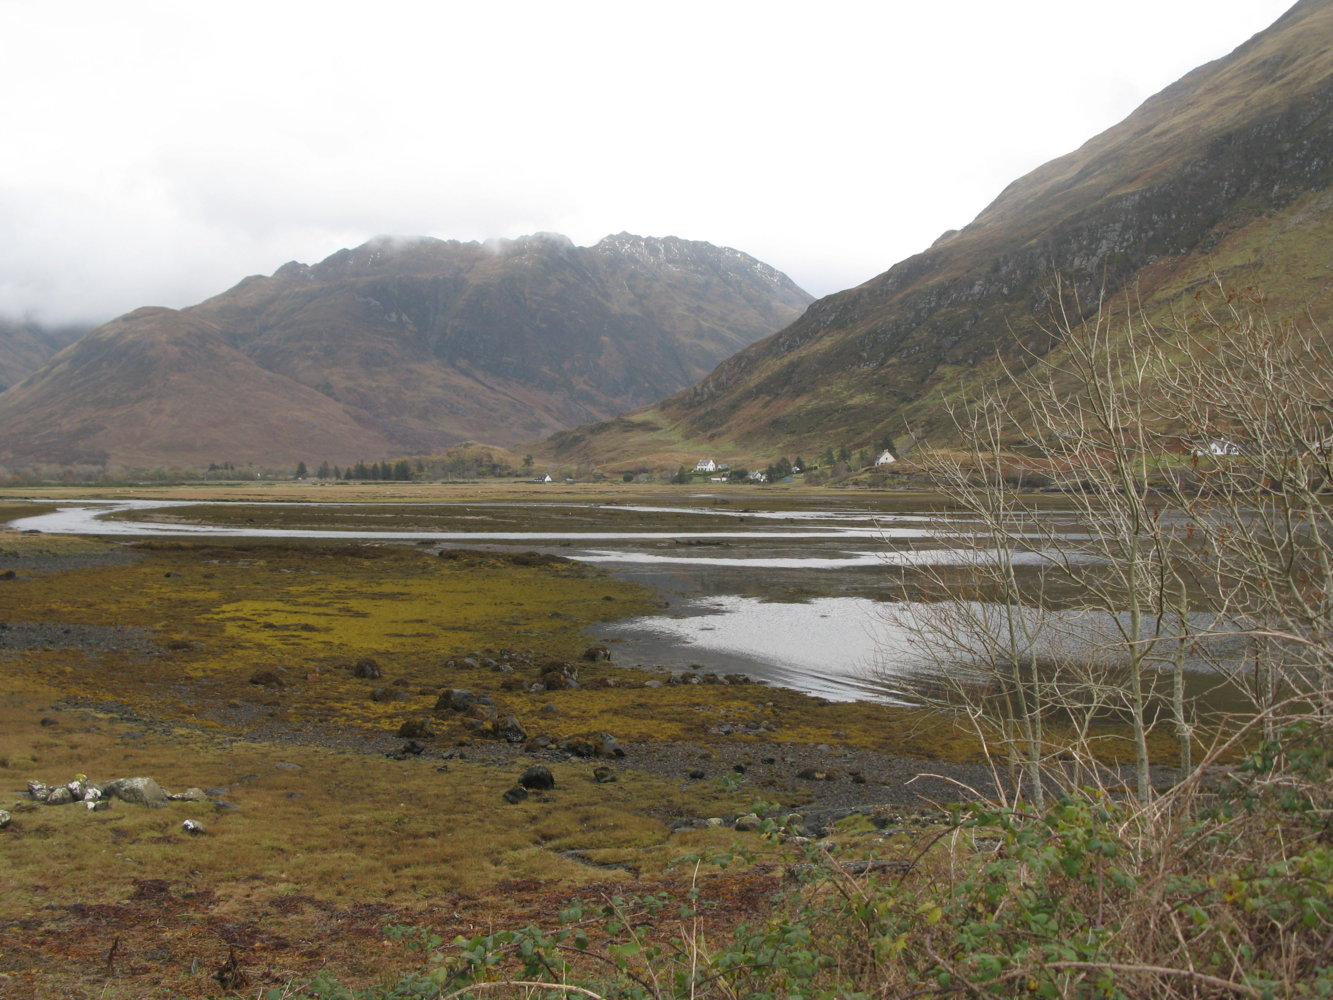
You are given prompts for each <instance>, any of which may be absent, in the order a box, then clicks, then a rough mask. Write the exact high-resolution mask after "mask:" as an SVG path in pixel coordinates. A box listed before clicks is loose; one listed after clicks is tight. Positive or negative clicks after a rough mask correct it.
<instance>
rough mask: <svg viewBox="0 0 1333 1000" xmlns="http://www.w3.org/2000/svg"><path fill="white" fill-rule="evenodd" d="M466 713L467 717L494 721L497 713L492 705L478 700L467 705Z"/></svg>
mask: <svg viewBox="0 0 1333 1000" xmlns="http://www.w3.org/2000/svg"><path fill="white" fill-rule="evenodd" d="M467 715H468V718H469V719H480V720H481V721H482V722H494V721H495V718H496V716H498V715H499V713H498V712H496V710H495V706H494V705H490V704H487V703H485V702H481V701H478V702H476V703H475V704H473V705H470V706H469V707H468V710H467Z"/></svg>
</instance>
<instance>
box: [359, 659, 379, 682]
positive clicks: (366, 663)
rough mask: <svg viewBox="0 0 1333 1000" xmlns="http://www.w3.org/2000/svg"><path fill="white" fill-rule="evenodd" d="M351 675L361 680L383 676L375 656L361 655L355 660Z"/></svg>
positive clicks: (374, 679) (376, 678) (372, 679)
mask: <svg viewBox="0 0 1333 1000" xmlns="http://www.w3.org/2000/svg"><path fill="white" fill-rule="evenodd" d="M352 676H353V677H359V678H361V679H362V680H368V681H377V680H379V679H380V678H381V677H383V676H384V671H382V670H381V669H380V665H379V662H378V661H377V660H376V659H375V657H373V656H363V657H362V658H361V659H359V660H357V661H356V666H354V667H352Z"/></svg>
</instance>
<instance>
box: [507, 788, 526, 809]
mask: <svg viewBox="0 0 1333 1000" xmlns="http://www.w3.org/2000/svg"><path fill="white" fill-rule="evenodd" d="M527 797H528V790H527V789H526V788H524V787H523V786H522V785H515V786H514V787H513V788H511V789H509V791H507V792H505V793H504V800H505V801H506V802H508V803H509V804H510V805H511V806H516V805H518V804H519V803H520V802H522V801H523V800H524V799H526V798H527Z"/></svg>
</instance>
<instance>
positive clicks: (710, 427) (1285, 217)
mask: <svg viewBox="0 0 1333 1000" xmlns="http://www.w3.org/2000/svg"><path fill="white" fill-rule="evenodd" d="M1331 110H1333V0H1303V2H1301V3H1299V4H1297V5H1296V6H1295V7H1294V8H1292V9H1291V10H1290V11H1289V12H1288V13H1287V14H1286V15H1284V16H1283V17H1282V18H1281V19H1279V21H1278V22H1277V23H1275V24H1274V25H1273V26H1272V27H1271V28H1269V29H1268V30H1267V31H1265V32H1263V33H1261V34H1259V35H1257V36H1255V37H1254V38H1252V39H1251V40H1250V41H1248V42H1246V43H1245V44H1244V45H1242V46H1241V47H1240V48H1238V49H1237V50H1236V51H1235V52H1233V53H1232V54H1231V55H1229V56H1227V57H1225V58H1223V59H1219V60H1217V61H1215V62H1212V63H1209V64H1207V65H1205V66H1203V67H1200V68H1199V69H1197V70H1195V71H1193V72H1192V73H1190V74H1188V75H1187V76H1186V77H1184V78H1183V79H1182V80H1180V81H1179V82H1177V83H1175V84H1173V85H1172V86H1170V87H1168V88H1167V89H1166V90H1164V91H1162V92H1161V93H1160V94H1158V95H1156V96H1154V97H1153V98H1151V99H1149V100H1148V101H1146V102H1145V103H1144V104H1143V105H1142V106H1141V107H1140V108H1138V109H1137V110H1136V111H1135V112H1134V113H1133V114H1132V115H1131V116H1130V117H1129V118H1127V119H1126V120H1125V121H1123V122H1121V123H1120V124H1118V125H1116V126H1115V127H1113V128H1111V129H1109V130H1107V131H1106V132H1104V133H1102V134H1101V135H1099V136H1097V137H1095V138H1094V139H1092V140H1090V141H1089V142H1088V143H1086V144H1085V145H1084V146H1083V147H1081V148H1080V149H1078V150H1076V151H1075V152H1073V153H1070V154H1068V155H1067V156H1064V157H1061V158H1060V159H1057V160H1054V161H1052V162H1050V163H1047V164H1046V165H1044V166H1042V167H1040V168H1038V169H1037V170H1034V171H1032V172H1031V173H1030V174H1028V175H1027V176H1025V177H1022V178H1020V179H1018V180H1017V181H1015V182H1014V183H1012V184H1011V185H1009V187H1008V188H1006V189H1005V190H1004V191H1003V192H1002V193H1001V194H1000V196H999V197H998V198H997V199H996V200H995V202H994V203H993V204H991V205H990V206H989V207H988V208H987V209H986V210H985V211H984V212H982V213H981V215H980V216H978V217H977V219H976V220H975V221H974V222H973V223H972V224H971V225H969V226H967V227H966V228H965V229H963V230H962V231H960V232H950V233H946V234H945V235H944V236H942V237H941V238H940V239H939V240H938V241H937V242H936V243H935V245H934V246H932V247H931V248H930V249H929V250H927V251H925V252H924V253H921V254H918V255H917V256H915V257H912V258H909V259H908V260H905V261H903V262H902V263H900V264H898V265H896V266H895V267H893V268H891V269H890V270H889V271H887V272H885V273H884V274H882V275H880V276H879V277H877V278H874V279H872V280H870V281H868V282H866V283H865V284H863V285H861V286H859V287H857V288H854V289H851V290H849V291H846V292H842V293H839V294H837V295H833V296H830V297H828V298H825V299H823V300H821V301H819V302H817V303H815V304H814V305H813V306H811V308H810V309H809V310H807V311H806V313H805V314H804V315H803V316H802V317H801V318H800V319H799V320H798V321H797V322H795V323H793V324H792V325H791V326H790V327H788V328H787V329H785V330H783V331H781V332H779V333H777V334H775V335H774V336H772V337H770V338H768V339H766V340H764V341H761V342H760V343H757V344H755V345H753V346H752V347H750V348H748V349H747V350H745V351H743V352H741V353H740V354H739V355H737V356H736V357H734V358H731V359H729V360H728V361H726V362H724V363H723V364H722V365H720V366H719V367H718V368H717V369H716V370H715V371H714V372H713V373H712V374H711V375H710V376H709V377H708V378H706V379H705V380H703V381H702V382H700V383H699V384H698V385H696V386H693V387H691V388H690V389H688V390H685V391H683V392H681V393H678V394H677V395H675V396H673V397H671V398H670V399H667V400H665V401H664V402H662V403H661V404H659V405H657V406H655V407H652V408H649V409H647V410H645V411H641V412H639V413H636V414H631V415H629V416H628V417H627V418H621V419H619V420H617V421H614V422H610V423H607V424H604V425H599V426H595V427H587V428H579V429H577V430H575V431H572V432H568V433H564V434H560V435H556V436H555V437H554V438H553V439H552V440H551V441H550V442H549V445H548V450H550V451H551V452H553V453H554V454H556V455H557V456H559V457H561V458H564V459H568V460H574V459H577V460H582V461H601V462H612V463H616V462H619V463H622V464H634V463H635V462H636V461H644V460H647V461H655V460H662V459H664V458H665V459H670V458H672V457H681V458H683V457H686V456H692V455H697V454H700V453H709V454H714V453H716V454H718V455H719V457H721V456H730V457H738V458H755V457H765V456H767V457H772V456H774V455H776V454H780V453H787V454H791V453H793V452H800V451H804V452H806V453H807V454H809V453H818V452H819V451H820V450H821V449H822V448H824V447H827V446H829V445H836V444H839V443H847V444H850V445H852V446H854V447H855V446H860V445H866V444H873V443H874V442H876V441H877V440H879V439H880V438H882V437H884V436H886V435H891V436H894V437H896V438H897V439H899V440H900V441H901V440H902V439H903V438H904V437H905V436H906V435H907V431H908V429H909V428H910V429H911V430H912V431H915V432H918V433H926V434H929V433H932V432H937V433H940V432H943V421H942V417H941V407H940V403H941V401H942V400H944V399H945V398H947V397H949V396H950V395H954V396H958V395H959V394H965V393H966V392H967V390H968V387H969V386H970V385H972V384H974V382H975V381H976V380H977V379H978V378H980V377H981V376H982V375H984V374H985V373H986V372H989V371H993V370H994V369H993V362H994V359H995V357H996V354H997V352H999V353H1001V354H1005V355H1007V356H1008V357H1009V358H1010V360H1011V361H1019V362H1020V363H1021V359H1022V358H1023V357H1024V356H1026V355H1027V352H1035V353H1036V354H1042V353H1045V352H1047V351H1049V350H1050V349H1051V348H1052V347H1053V346H1055V344H1054V340H1053V337H1052V334H1051V319H1052V315H1053V313H1054V311H1055V309H1056V307H1057V305H1058V303H1059V302H1063V303H1064V306H1065V307H1066V308H1071V309H1073V310H1074V311H1075V313H1076V314H1078V313H1082V314H1087V313H1088V312H1090V311H1091V310H1092V309H1094V308H1095V306H1096V303H1097V299H1098V297H1099V295H1101V294H1103V293H1108V294H1110V295H1112V296H1115V295H1116V294H1118V293H1122V292H1132V295H1133V297H1134V298H1135V299H1136V300H1137V301H1139V302H1141V303H1142V305H1143V306H1144V308H1146V309H1147V310H1148V312H1149V313H1150V314H1157V315H1162V314H1165V313H1166V312H1168V311H1169V310H1171V309H1173V308H1178V307H1181V306H1182V304H1183V303H1185V302H1187V301H1188V300H1189V298H1190V297H1191V296H1192V294H1193V293H1194V291H1196V290H1197V289H1198V288H1200V287H1202V286H1204V285H1205V284H1208V283H1210V282H1212V281H1213V280H1214V279H1215V278H1220V279H1221V280H1222V281H1224V282H1225V283H1226V284H1227V285H1229V286H1232V287H1246V286H1256V287H1259V288H1261V289H1263V290H1264V292H1265V293H1266V295H1267V296H1268V304H1267V307H1268V309H1269V310H1270V312H1272V313H1275V314H1277V315H1279V316H1280V315H1283V314H1297V313H1299V314H1302V315H1306V314H1308V315H1309V316H1311V317H1312V318H1313V319H1315V320H1316V321H1321V320H1326V319H1328V318H1329V316H1330V312H1331V311H1333V273H1330V271H1329V258H1328V249H1327V248H1328V247H1329V246H1331V245H1333V195H1331V193H1330V181H1333V114H1331Z"/></svg>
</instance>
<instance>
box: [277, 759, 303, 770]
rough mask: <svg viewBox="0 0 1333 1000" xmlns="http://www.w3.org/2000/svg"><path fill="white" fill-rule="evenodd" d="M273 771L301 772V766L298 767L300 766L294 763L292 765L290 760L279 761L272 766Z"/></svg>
mask: <svg viewBox="0 0 1333 1000" xmlns="http://www.w3.org/2000/svg"><path fill="white" fill-rule="evenodd" d="M273 770H275V771H299V770H301V765H300V764H294V763H292V762H291V761H290V760H280V761H278V763H276V764H274V765H273Z"/></svg>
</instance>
